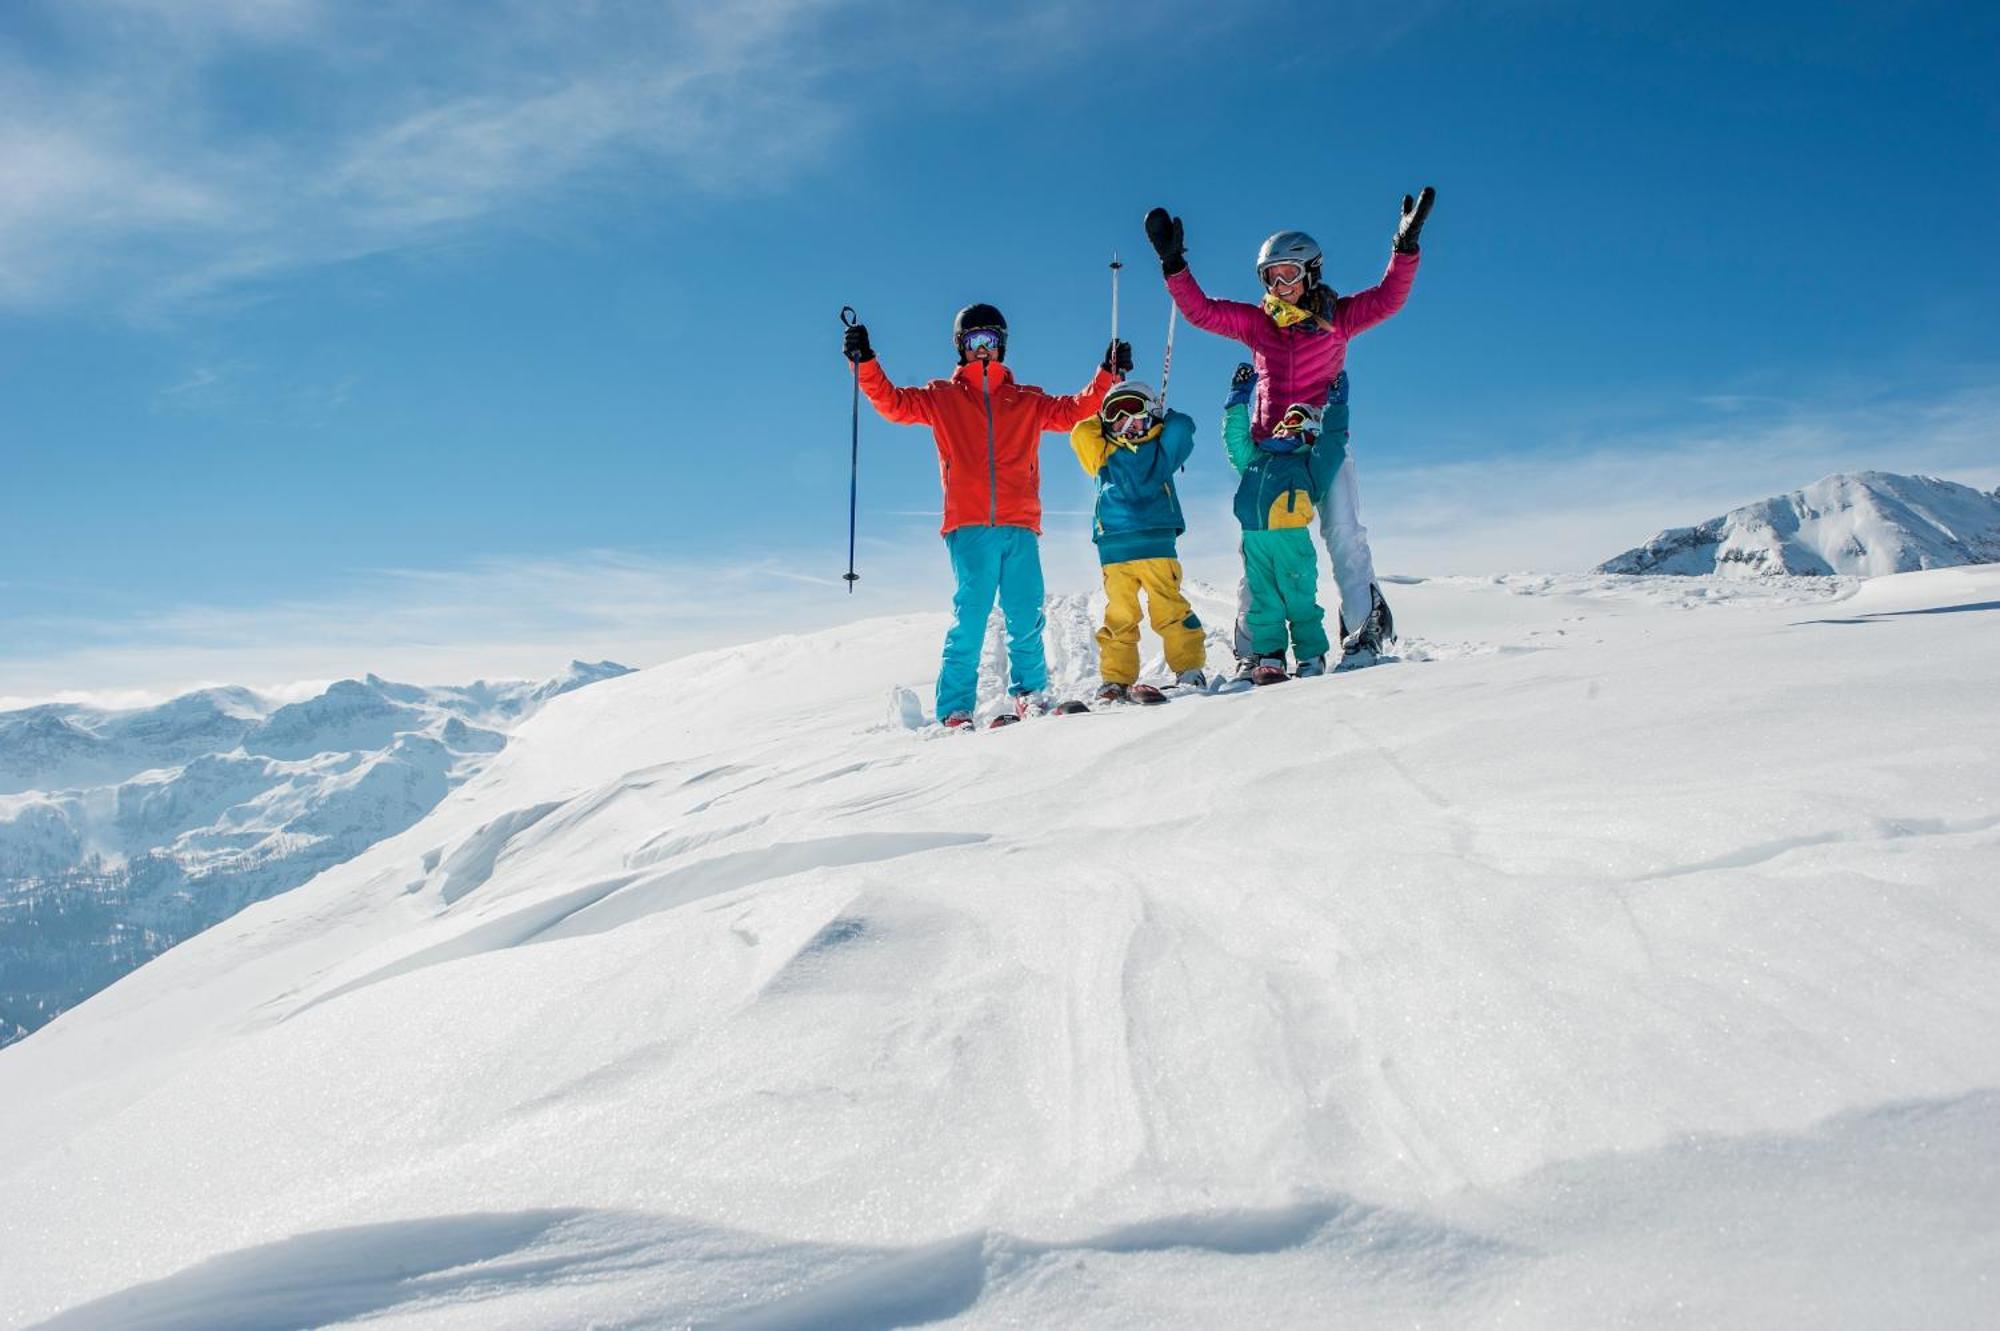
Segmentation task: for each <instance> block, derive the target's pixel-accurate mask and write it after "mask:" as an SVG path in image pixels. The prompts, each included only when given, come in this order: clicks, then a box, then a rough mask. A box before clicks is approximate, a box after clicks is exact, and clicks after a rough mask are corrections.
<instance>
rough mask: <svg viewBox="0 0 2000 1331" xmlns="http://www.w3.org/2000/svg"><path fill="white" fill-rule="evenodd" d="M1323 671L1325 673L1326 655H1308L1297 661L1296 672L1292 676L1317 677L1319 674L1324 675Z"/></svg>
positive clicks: (1302, 677) (1298, 677) (1299, 677)
mask: <svg viewBox="0 0 2000 1331" xmlns="http://www.w3.org/2000/svg"><path fill="white" fill-rule="evenodd" d="M1325 673H1326V657H1324V656H1308V657H1307V658H1306V659H1305V660H1303V661H1301V662H1299V669H1298V673H1297V674H1296V675H1295V676H1293V678H1295V679H1317V678H1319V677H1320V676H1321V675H1324V674H1325Z"/></svg>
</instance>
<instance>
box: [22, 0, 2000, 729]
mask: <svg viewBox="0 0 2000 1331" xmlns="http://www.w3.org/2000/svg"><path fill="white" fill-rule="evenodd" d="M1827 8H1828V7H1825V6H1821V5H1806V4H1799V5H1789V4H1786V5H1776V4H1765V5H1755V4H1752V5H1742V4H1734V5H1716V4H1692V5H1691V4H1666V3H1660V4H1652V3H1633V4H1620V5H1615V6H1606V5H1593V4H1583V3H1579V4H1567V3H1554V2H1551V3H1522V4H1512V5H1457V4H1429V3H1412V4H1407V5H1401V6H1390V5H1381V4H1362V3H1352V4H1346V3H1333V4H1269V5H1261V6H1260V5H1242V6H1230V7H1227V12H1226V13H1224V12H1223V9H1224V7H1220V6H1211V5H1201V4H1192V3H1189V4H1172V3H1168V4H1159V5H1155V6H1150V7H1147V8H1146V9H1145V11H1144V13H1143V14H1134V15H1127V16H1123V17H1114V16H1113V15H1114V11H1111V10H1107V9H1106V8H1104V7H1102V6H1084V5H1077V6H1064V5H1055V4H1042V3H1033V2H1032V0H1030V2H1028V3H1018V4H1011V5H1005V6H1003V5H998V4H983V5H970V4H968V5H957V4H949V5H941V4H935V3H885V4H878V5H870V6H839V5H833V4H826V3H814V2H813V0H773V2H770V3H760V2H759V0H735V2H734V3H709V4H699V5H692V4H691V5H648V4H629V5H620V4H608V3H574V4H562V3H554V2H548V3H530V2H529V0H514V2H510V3H483V4H448V3H412V4H404V5H394V6H391V5H373V4H349V3H342V2H341V0H269V2H268V3H262V2H257V0H64V2H63V3H41V2H39V0H17V3H14V4H10V5H8V6H6V7H5V8H4V9H0V464H4V480H0V512H4V513H5V515H6V516H5V521H4V522H0V699H14V700H20V699H28V698H36V697H43V696H51V695H55V694H60V693H82V692H88V693H93V694H97V695H101V696H122V695H123V694H124V693H127V692H131V693H136V694H144V693H158V692H164V691H170V690H172V689H175V688H179V687H183V686H186V685H190V684H194V683H199V682H205V681H220V680H230V681H242V682H248V683H256V684H269V683H274V682H278V681H282V680H289V679H305V678H325V677H331V676H336V675H341V674H353V673H358V672H360V671H363V670H368V669H374V670H378V671H381V672H383V673H389V674H399V675H401V676H404V677H417V678H422V679H426V680H439V681H442V680H447V679H458V678H464V677H469V676H471V675H475V674H482V673H483V674H489V675H497V674H537V673H546V672H549V671H552V670H554V669H555V668H557V667H558V666H560V664H561V663H562V661H564V660H566V659H567V658H568V657H569V656H572V655H583V656H591V657H596V656H603V655H611V656H616V657H618V658H620V659H624V660H628V661H631V662H633V663H635V664H646V663H650V662H651V661H654V660H658V659H661V658H663V657H665V656H669V655H673V654H676V653H678V652H681V651H685V650H689V649H691V648H696V647H701V646H708V645H714V644H717V643H721V642H727V641H732V640H740V639H744V638H752V637H757V636H762V635H764V634H767V633H770V632H774V631H779V630H782V629H786V628H791V627H809V626H813V625H817V624H823V623H827V622H831V621H833V620H837V619H841V618H846V617H850V616H853V615H855V614H861V613H881V612H885V611H902V610H908V609H919V608H933V607H939V606H942V605H943V603H944V601H943V583H944V577H945V573H944V567H943V565H944V560H943V556H942V552H941V549H940V548H939V546H938V543H937V541H936V537H935V528H936V517H935V515H936V512H937V508H938V496H937V478H936V467H935V461H934V455H933V453H932V450H931V447H930V444H929V441H928V438H927V436H926V435H925V434H924V433H923V432H921V431H917V430H907V429H897V428H893V427H889V426H886V425H883V424H881V423H879V422H876V421H873V420H870V419H868V418H866V417H865V416H864V421H863V426H862V429H863V439H862V448H863V474H862V487H863V490H862V529H863V543H862V548H861V569H862V573H863V582H862V583H861V591H860V594H858V595H856V596H853V597H851V598H850V597H848V596H846V595H844V594H843V593H842V592H841V591H840V584H839V581H838V579H839V574H840V573H841V572H842V571H843V569H844V567H845V556H846V549H845V547H846V518H847V507H846V500H847V492H846V489H847V447H848V439H847V431H848V406H849V392H850V388H849V379H848V377H847V374H846V371H845V367H844V364H843V363H842V362H841V361H840V360H839V359H838V356H837V342H838V333H839V325H838V323H837V320H836V313H837V311H838V309H839V308H840V306H841V305H842V304H848V303H851V304H853V305H855V306H856V307H857V308H858V309H860V311H861V312H862V314H863V316H864V317H865V318H866V320H867V321H868V323H869V325H870V327H871V328H872V330H873V332H874V338H875V343H876V346H877V348H878V349H879V350H880V352H881V355H882V359H883V364H884V366H885V368H887V369H888V370H889V372H890V373H891V374H892V375H893V376H895V377H897V378H898V379H899V380H902V381H919V380H922V379H925V378H929V377H932V376H935V375H940V374H943V373H946V372H947V371H948V369H949V368H950V365H951V363H952V355H951V352H950V348H949V341H948V335H949V326H950V319H951V315H952V313H953V311H954V310H956V309H957V308H958V307H959V306H960V305H962V304H965V303H968V302H970V301H974V300H988V301H992V302H994V303H996V304H998V305H999V306H1000V307H1001V308H1002V309H1003V310H1005V311H1006V312H1007V314H1008V316H1009V319H1010V321H1011V323H1012V325H1013V330H1014V331H1013V341H1012V346H1011V350H1010V356H1009V359H1010V362H1011V363H1012V364H1013V365H1014V367H1015V369H1016V371H1017V373H1019V374H1020V375H1021V376H1022V377H1023V378H1025V379H1027V380H1029V381H1031V382H1039V383H1042V384H1045V385H1047V386H1049V387H1052V388H1061V389H1064V390H1068V389H1071V388H1074V387H1075V386H1076V385H1077V384H1079V383H1081V382H1082V381H1083V379H1084V378H1085V377H1086V376H1087V374H1088V373H1089V371H1090V368H1091V366H1092V365H1093V364H1094V362H1095V361H1096V359H1097V357H1098V356H1099V355H1100V353H1101V351H1102V348H1103V344H1104V341H1105V338H1106V336H1107V331H1108V330H1107V323H1108V304H1109V294H1108V285H1107V270H1106V261H1107V260H1108V258H1109V257H1110V254H1111V252H1112V251H1113V250H1114V249H1115V250H1117V251H1119V252H1120V253H1121V254H1122V256H1123V257H1124V258H1125V259H1126V260H1128V261H1129V266H1128V267H1127V268H1126V270H1125V284H1124V320H1125V322H1124V328H1123V332H1124V333H1125V334H1126V335H1127V336H1129V337H1130V338H1131V339H1132V340H1133V341H1134V343H1135V345H1136V349H1137V353H1138V357H1139V361H1140V365H1141V367H1142V371H1143V372H1144V373H1145V374H1146V375H1148V376H1149V377H1157V372H1158V371H1157V366H1158V362H1159V356H1160V350H1161V341H1162V335H1163V333H1164V331H1165V323H1166V312H1167V303H1166V299H1165V295H1164V292H1163V289H1162V288H1161V285H1160V282H1159V278H1158V272H1157V267H1156V265H1155V264H1154V263H1153V262H1152V260H1151V256H1150V253H1149V252H1148V250H1147V248H1146V245H1145V240H1144V237H1143V234H1142V232H1141V230H1140V226H1139V222H1140V218H1141V217H1142V216H1143V214H1144V212H1145V210H1146V209H1147V208H1148V207H1149V206H1151V205H1153V204H1155V203H1160V204H1165V205H1167V206H1169V207H1171V208H1173V209H1174V210H1175V211H1177V212H1179V213H1180V214H1182V215H1183V216H1184V217H1185V218H1186V222H1187V228H1188V238H1189V245H1190V259H1191V262H1192V263H1193V266H1194V268H1195V271H1196V272H1197V274H1198V275H1200V276H1201V278H1202V279H1203V281H1204V283H1205V284H1206V285H1207V286H1208V288H1209V289H1210V290H1211V291H1213V292H1216V293H1217V294H1227V295H1236V296H1239V297H1244V298H1249V297H1251V296H1252V295H1254V291H1255V283H1254V276H1253V273H1252V270H1251V259H1252V255H1253V254H1254V252H1255V249H1256V246H1257V243H1258V242H1259V241H1260V240H1261V239H1262V237H1263V236H1264V235H1265V234H1266V233H1268V232H1270V231H1272V230H1275V229H1278V228H1280V227H1302V228H1304V229H1306V230H1309V231H1311V232H1312V233H1313V234H1314V235H1315V236H1316V237H1317V238H1318V239H1319V241H1320V243H1321V245H1322V246H1323V248H1324V249H1325V251H1326V254H1327V256H1328V257H1327V273H1328V277H1329V279H1330V280H1331V281H1332V282H1333V283H1334V284H1335V285H1336V286H1339V287H1342V288H1353V287H1356V286H1361V285H1366V284H1368V283H1370V282H1372V281H1374V280H1375V278H1376V277H1377V276H1378V275H1379V274H1380V272H1381V269H1382V266H1383V264H1384V263H1385V261H1386V259H1387V255H1388V239H1389V235H1390V232H1391V229H1392V227H1393V223H1394V218H1395V211H1396V206H1397V203H1398V201H1399V200H1400V198H1401V196H1402V194H1403V193H1404V192H1405V191H1407V190H1414V189H1416V188H1418V187H1420V186H1422V185H1424V184H1433V185H1435V186H1436V187H1437V189H1438V192H1439V201H1438V205H1437V210H1436V212H1435V214H1434V215H1433V219H1432V222H1431V225H1430V227H1429V228H1428V230H1427V232H1426V235H1425V242H1426V243H1425V262H1424V268H1423V271H1422V274H1421V276H1420V278H1419V281H1418V285H1417V290H1416V293H1415V295H1414V296H1413V298H1412V300H1411V302H1410V304H1409V306H1408V307H1407V308H1406V309H1405V310H1404V311H1403V313H1402V314H1401V315H1399V316H1398V317H1397V318H1396V319H1395V320H1393V321H1392V322H1390V323H1389V324H1386V325H1384V326H1383V327H1382V328H1380V329H1377V330H1375V331H1373V332H1371V333H1369V334H1368V335H1366V336H1365V337H1364V338H1363V339H1362V340H1361V341H1359V342H1358V343H1357V344H1356V346H1355V349H1354V351H1353V354H1352V358H1351V360H1350V368H1351V369H1352V371H1353V375H1354V382H1355V389H1354V404H1355V405H1354V439H1355V449H1356V454H1357V457H1358V458H1359V460H1360V465H1361V467H1362V485H1363V488H1362V493H1363V500H1364V508H1363V515H1364V517H1365V518H1366V520H1367V521H1368V523H1369V526H1370V530H1371V533H1372V534H1373V536H1374V538H1375V542H1376V548H1377V553H1378V558H1379V561H1380V562H1381V563H1382V564H1383V565H1385V566H1386V568H1387V569H1388V570H1391V571H1405V572H1412V573H1445V572H1488V571H1503V570H1507V569H1513V568H1530V567H1532V568H1541V569H1552V570H1553V569H1563V568H1582V567H1586V566H1588V565H1589V564H1590V563H1592V562H1594V561H1596V560H1598V559H1601V558H1604V557H1606V556H1609V555H1611V554H1613V553H1616V552H1617V551H1618V550H1619V549H1622V548H1624V547H1625V546H1627V545H1631V544H1635V543H1637V542H1638V541H1640V540H1643V539H1644V538H1645V537H1647V536H1648V535H1650V534H1651V533H1652V531H1653V530H1655V529H1656V528H1658V527H1661V526H1665V525H1672V524H1679V523H1685V522H1691V521H1695V520H1698V519H1701V518H1704V517H1708V516H1711V515H1712V514H1714V513H1716V512H1719V511H1721V510H1722V509H1724V508H1726V507H1729V506H1731V505H1733V504H1736V503H1740V502H1745V501H1748V500H1751V499H1755V498H1760V497H1762V496H1763V495H1766V494H1769V493H1773V492H1776V491H1780V490H1784V489H1789V488H1792V487H1794V486H1797V485H1801V484H1804V483H1806V482H1809V481H1811V480H1814V479H1816V478H1817V477H1818V476H1820V475H1823V474H1825V473H1827V472H1830V471H1835V470H1842V469H1850V468H1858V467H1869V466H1872V467H1879V468H1883V469H1888V470H1903V471H1927V472H1931V473H1934V474H1940V475H1945V476H1948V477H1951V478H1953V479H1959V480H1965V481H1968V482H1973V483H1979V484H1982V485H1985V486H1989V487H1990V486H1992V485H1994V484H1996V483H2000V448H1996V447H1995V440H1996V437H2000V433H1996V426H2000V375H1996V372H1995V371H1996V366H2000V319H1996V318H1995V316H1994V313H1993V306H1994V302H1995V298H1996V296H2000V266H1997V263H2000V261H1996V258H1995V256H1994V253H1993V247H1992V245H1991V243H1990V235H1991V232H1992V219H1993V217H1994V216H1995V215H1996V212H2000V209H1996V204H2000V197H1996V196H2000V171H1996V169H1995V167H1994V162H1993V155H1992V144H1993V143H1994V142H1995V141H1996V139H2000V94H1996V92H1995V90H1994V86H1993V85H1994V80H1993V77H1992V71H1993V69H1994V68H1995V60H1996V55H2000V20H1996V18H1995V17H1993V13H1992V9H1991V7H1990V6H1975V5H1969V4H1966V5H1947V4H1935V5H1934V4H1923V3H1911V4H1883V5H1878V6H1840V7H1837V8H1838V12H1835V13H1828V12H1824V11H1825V10H1826V9H1827ZM1183 332H1184V336H1182V337H1180V338H1179V339H1178V341H1177V345H1176V352H1175V366H1174V377H1173V386H1172V393H1173V398H1174V400H1175V403H1176V405H1179V406H1182V407H1185V408H1187V409H1189V410H1191V411H1192V412H1193V413H1194V414H1195V415H1196V417H1197V420H1198V421H1200V422H1202V423H1203V424H1204V426H1207V427H1211V429H1212V423H1213V420H1214V418H1215V416H1216V413H1217V408H1218V407H1219V402H1220V398H1221V395H1222V393H1223V391H1224V386H1225V384H1226V380H1227V376H1228V372H1229V369H1230V367H1231V366H1232V365H1233V364H1234V363H1235V361H1236V359H1237V354H1236V351H1235V350H1234V349H1233V348H1232V347H1231V346H1230V345H1228V344H1225V343H1223V342H1221V341H1219V340H1217V339H1214V338H1210V337H1208V336H1206V335H1204V334H1200V333H1197V332H1188V331H1187V330H1183ZM864 410H865V409H864ZM1048 447H1049V448H1050V449H1051V450H1052V453H1051V456H1050V461H1049V465H1048V466H1047V467H1046V468H1045V474H1046V475H1047V477H1048V478H1049V479H1048V482H1047V485H1046V492H1045V500H1046V502H1047V505H1048V507H1049V508H1050V510H1051V511H1052V515H1051V518H1050V522H1049V530H1048V537H1047V540H1046V541H1045V548H1046V550H1047V557H1048V564H1049V567H1050V571H1051V580H1052V582H1054V583H1056V584H1057V585H1074V586H1076V587H1078V588H1083V587H1087V586H1089V585H1090V584H1091V582H1092V581H1093V580H1094V574H1093V563H1092V560H1091V557H1090V551H1089V547H1088V542H1087V538H1086V537H1085V535H1084V534H1083V519H1082V517H1081V516H1080V514H1081V512H1082V510H1084V509H1086V508H1087V506H1088V488H1087V484H1086V481H1085V478H1084V477H1083V476H1082V474H1081V473H1080V472H1079V471H1076V469H1074V468H1072V467H1066V466H1064V465H1063V459H1064V454H1063V453H1062V452H1061V451H1060V450H1062V449H1063V447H1064V446H1063V443H1062V441H1061V440H1060V439H1059V438H1058V437H1055V436H1051V437H1050V439H1049V441H1048ZM1219 457H1220V452H1219V446H1218V448H1217V451H1216V453H1215V454H1214V455H1213V456H1212V457H1210V456H1207V455H1205V454H1204V453H1202V452H1199V451H1198V453H1197V462H1196V465H1195V467H1194V468H1192V469H1191V470H1190V472H1189V474H1188V482H1187V485H1188V490H1189V493H1190V497H1191V499H1192V501H1193V502H1192V505H1191V507H1192V508H1193V515H1192V521H1193V523H1194V527H1195V529H1194V530H1193V531H1191V533H1190V538H1189V541H1188V543H1187V545H1186V546H1185V547H1184V549H1185V552H1186V554H1187V558H1188V563H1189V565H1190V572H1191V573H1192V574H1193V575H1194V576H1197V577H1201V576H1206V577H1208V578H1210V579H1211V580H1214V581H1226V580H1227V579H1228V578H1229V577H1230V576H1232V574H1231V571H1230V568H1229V558H1230V556H1229V549H1230V543H1231V538H1232V537H1233V531H1232V530H1231V529H1230V527H1229V519H1228V517H1227V507H1226V493H1227V486H1226V481H1225V478H1224V475H1223V468H1222V467H1221V466H1219V465H1208V464H1209V463H1213V462H1218V461H1219Z"/></svg>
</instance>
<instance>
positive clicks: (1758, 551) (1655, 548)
mask: <svg viewBox="0 0 2000 1331" xmlns="http://www.w3.org/2000/svg"><path fill="white" fill-rule="evenodd" d="M1995 561H2000V490H1996V491H1995V492H1994V493H1993V494H1990V495H1989V494H1986V493H1984V492H1983V491H1980V490H1976V489H1974V488H1972V487H1971V486H1969V485H1960V484H1958V483H1957V482H1955V481H1946V480H1940V479H1939V478H1937V477H1935V476H1903V475H1898V474H1897V473H1895V472H1887V471H1861V472H1853V473H1839V474H1836V475H1832V476H1827V477H1823V478H1822V479H1820V480H1818V481H1815V482H1813V484H1811V485H1808V486H1806V487H1804V488H1803V489H1799V490H1794V491H1792V492H1791V493H1790V494H1784V495H1776V496H1773V497H1772V498H1769V499H1764V500H1759V501H1758V502H1757V503H1754V504H1745V505H1744V506H1743V507H1741V508H1735V509H1731V510H1730V511H1729V512H1727V513H1724V514H1723V515H1722V516H1720V517H1716V518H1710V519H1709V520H1708V521H1706V522H1703V523H1701V524H1699V525H1697V526H1693V527H1674V528H1669V529H1668V530H1666V531H1663V532H1660V533H1659V534H1658V535H1656V536H1654V537H1653V539H1652V540H1650V541H1648V542H1647V543H1646V544H1644V545H1641V546H1635V547H1634V548H1632V549H1630V550H1627V551H1625V553H1623V554H1621V555H1618V556H1615V557H1614V558H1611V559H1607V560H1606V561H1604V562H1603V563H1602V564H1599V565H1598V566H1597V572H1599V573H1656V574H1658V573H1664V574H1680V575H1699V574H1709V573H1719V574H1723V575H1725V576H1731V575H1733V576H1741V577H1756V576H1777V575H1795V576H1796V575H1804V576H1820V577H1824V576H1830V575H1836V574H1838V575H1845V576H1850V577H1879V576H1881V575H1883V574H1888V573H1913V572H1916V571H1917V570H1919V569H1927V568H1949V567H1953V566H1956V565H1959V564H1985V563H1992V562H1995Z"/></svg>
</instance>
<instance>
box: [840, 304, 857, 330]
mask: <svg viewBox="0 0 2000 1331" xmlns="http://www.w3.org/2000/svg"><path fill="white" fill-rule="evenodd" d="M840 321H841V322H842V323H844V324H846V325H847V326H848V327H849V328H852V327H854V325H856V324H858V323H860V322H861V316H860V315H858V314H856V313H855V312H854V307H853V306H852V305H843V306H841V307H840Z"/></svg>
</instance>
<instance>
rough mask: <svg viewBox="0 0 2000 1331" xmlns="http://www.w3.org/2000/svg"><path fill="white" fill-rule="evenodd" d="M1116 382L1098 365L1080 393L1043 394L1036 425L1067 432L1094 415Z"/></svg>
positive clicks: (1109, 372) (1045, 428) (1044, 428)
mask: <svg viewBox="0 0 2000 1331" xmlns="http://www.w3.org/2000/svg"><path fill="white" fill-rule="evenodd" d="M1117 382H1118V380H1117V379H1116V378H1114V377H1113V376H1112V373H1111V371H1110V370H1107V369H1105V368H1104V367H1103V366H1101V365H1100V366H1098V368H1097V373H1096V374H1094V375H1092V376H1091V377H1090V382H1089V383H1087V384H1085V385H1084V386H1083V391H1082V392H1080V393H1070V394H1067V395H1065V396H1062V397H1055V396H1052V395H1050V394H1047V393H1044V394H1043V395H1042V401H1041V410H1040V412H1039V414H1038V416H1037V423H1038V424H1039V425H1040V427H1041V428H1042V429H1043V430H1062V431H1065V432H1067V431H1068V430H1069V428H1070V427H1071V426H1072V425H1075V424H1076V423H1077V422H1078V421H1080V420H1082V419H1083V418H1084V417H1086V416H1093V415H1096V414H1097V408H1098V407H1099V406H1100V405H1101V404H1102V403H1103V401H1104V395H1105V394H1106V393H1108V392H1110V391H1111V386H1112V385H1113V384H1115V383H1117ZM1092 474H1093V475H1094V474H1095V473H1092Z"/></svg>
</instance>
